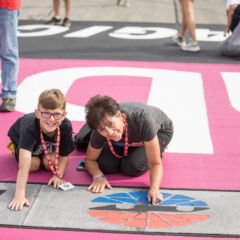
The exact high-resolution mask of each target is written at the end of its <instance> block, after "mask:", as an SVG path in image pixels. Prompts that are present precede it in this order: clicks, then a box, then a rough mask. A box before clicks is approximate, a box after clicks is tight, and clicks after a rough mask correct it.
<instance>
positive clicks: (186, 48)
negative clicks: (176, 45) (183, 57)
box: [181, 42, 201, 52]
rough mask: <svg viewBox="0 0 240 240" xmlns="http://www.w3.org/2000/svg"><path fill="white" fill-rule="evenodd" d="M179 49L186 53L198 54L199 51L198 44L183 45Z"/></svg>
mask: <svg viewBox="0 0 240 240" xmlns="http://www.w3.org/2000/svg"><path fill="white" fill-rule="evenodd" d="M181 48H182V50H183V51H188V52H200V50H201V48H200V46H199V43H198V42H190V43H188V44H183V45H182V46H181Z"/></svg>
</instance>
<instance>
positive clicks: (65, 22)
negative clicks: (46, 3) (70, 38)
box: [46, 0, 71, 27]
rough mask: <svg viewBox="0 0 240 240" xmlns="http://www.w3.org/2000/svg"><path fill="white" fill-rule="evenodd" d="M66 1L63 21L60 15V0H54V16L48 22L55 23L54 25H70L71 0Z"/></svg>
mask: <svg viewBox="0 0 240 240" xmlns="http://www.w3.org/2000/svg"><path fill="white" fill-rule="evenodd" d="M64 2H65V17H64V19H63V21H62V20H61V17H60V0H53V9H54V16H53V17H52V19H51V20H49V21H48V22H46V24H53V25H62V26H64V27H70V26H71V22H70V18H69V17H70V11H71V0H64Z"/></svg>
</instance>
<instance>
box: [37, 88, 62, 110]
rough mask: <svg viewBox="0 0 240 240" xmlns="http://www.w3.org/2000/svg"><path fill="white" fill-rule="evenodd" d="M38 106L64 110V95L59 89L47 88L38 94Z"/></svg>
mask: <svg viewBox="0 0 240 240" xmlns="http://www.w3.org/2000/svg"><path fill="white" fill-rule="evenodd" d="M38 107H42V108H44V109H51V110H54V109H57V108H60V109H62V110H64V111H65V109H66V99H65V96H64V94H63V93H62V92H61V90H59V89H55V88H52V89H47V90H45V91H43V92H42V93H41V94H40V96H39V98H38Z"/></svg>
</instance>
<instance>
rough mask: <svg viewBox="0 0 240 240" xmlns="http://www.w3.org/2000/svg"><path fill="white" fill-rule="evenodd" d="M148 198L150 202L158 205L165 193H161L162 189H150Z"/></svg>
mask: <svg viewBox="0 0 240 240" xmlns="http://www.w3.org/2000/svg"><path fill="white" fill-rule="evenodd" d="M147 198H148V202H149V203H151V204H152V205H156V204H158V203H159V202H161V201H162V200H163V195H162V194H161V193H160V190H151V189H149V191H148V195H147Z"/></svg>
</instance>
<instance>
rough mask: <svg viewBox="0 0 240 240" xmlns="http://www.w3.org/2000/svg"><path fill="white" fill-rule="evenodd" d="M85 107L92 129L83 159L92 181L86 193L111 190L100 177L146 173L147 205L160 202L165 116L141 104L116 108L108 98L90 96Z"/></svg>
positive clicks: (168, 125)
mask: <svg viewBox="0 0 240 240" xmlns="http://www.w3.org/2000/svg"><path fill="white" fill-rule="evenodd" d="M85 107H86V121H87V124H88V125H89V127H90V128H91V129H92V132H91V137H90V142H89V145H88V148H87V153H86V159H85V165H86V170H87V171H88V172H89V173H90V174H91V175H92V177H93V182H92V184H91V185H90V186H89V190H91V191H92V192H94V193H100V192H103V190H104V188H105V187H107V188H111V186H110V184H109V182H108V181H107V178H106V177H105V176H104V174H113V173H117V172H121V173H123V174H125V175H128V176H139V175H141V174H143V173H145V172H146V171H148V170H150V188H149V191H148V201H149V202H150V203H152V204H156V203H158V202H159V201H161V200H162V195H161V193H160V190H159V188H160V184H161V180H162V176H163V168H162V158H161V156H162V153H163V152H164V149H165V148H166V146H167V145H168V143H169V142H170V140H171V138H172V135H173V126H172V121H171V120H170V119H169V118H168V116H167V115H166V114H165V113H164V112H163V111H161V110H160V109H158V108H156V107H153V106H148V105H145V104H142V103H122V104H118V103H117V102H116V101H115V100H114V99H113V98H111V97H109V96H99V95H97V96H94V97H92V98H91V99H90V100H89V101H88V103H87V104H86V106H85Z"/></svg>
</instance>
